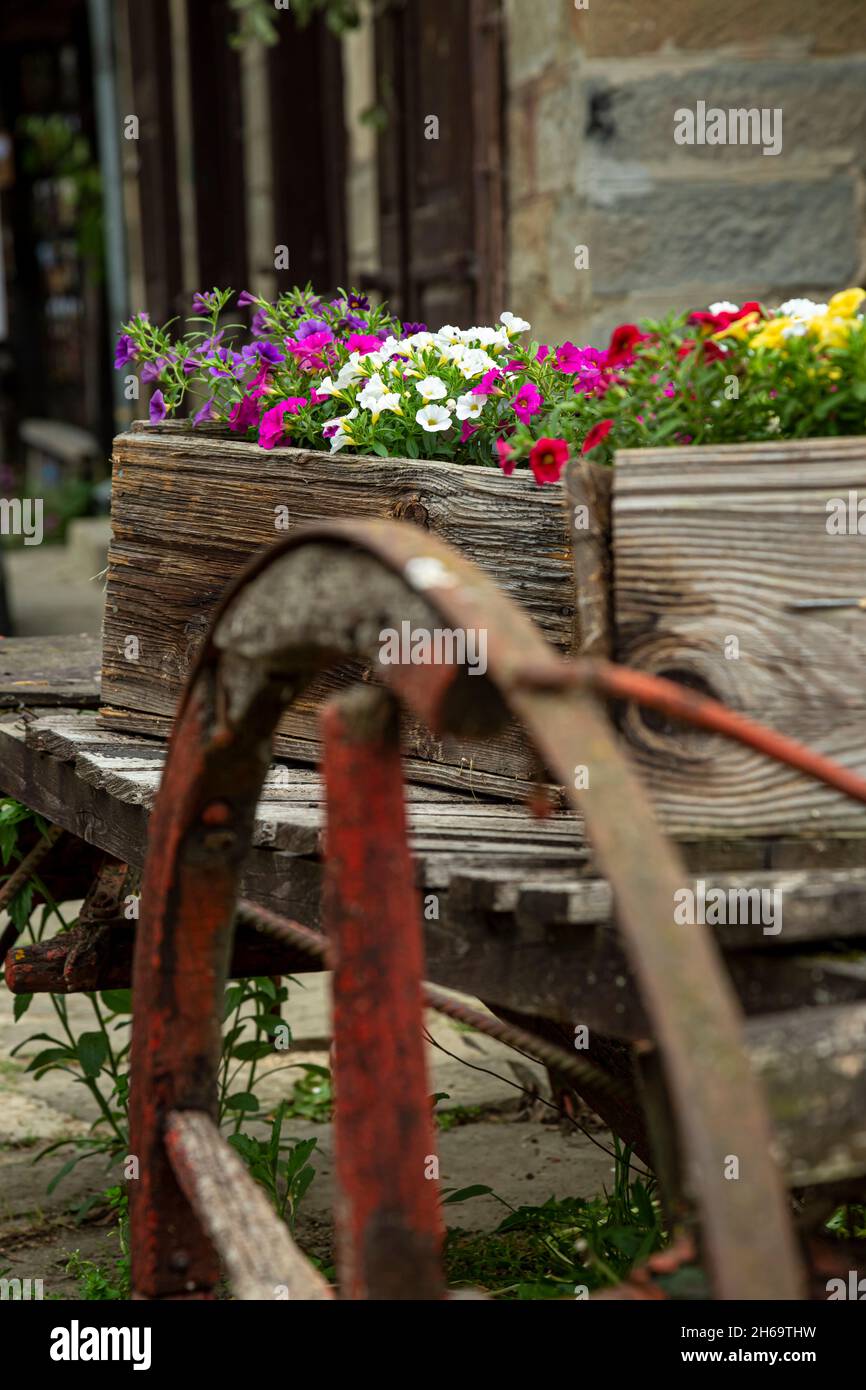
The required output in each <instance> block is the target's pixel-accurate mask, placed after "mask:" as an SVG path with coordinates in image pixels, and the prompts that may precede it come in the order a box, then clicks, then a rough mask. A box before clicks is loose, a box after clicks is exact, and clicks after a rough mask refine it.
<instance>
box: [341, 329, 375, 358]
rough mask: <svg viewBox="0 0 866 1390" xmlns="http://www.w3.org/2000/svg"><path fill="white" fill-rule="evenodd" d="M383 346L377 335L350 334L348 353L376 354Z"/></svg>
mask: <svg viewBox="0 0 866 1390" xmlns="http://www.w3.org/2000/svg"><path fill="white" fill-rule="evenodd" d="M381 346H382V339H381V338H377V337H376V335H375V333H350V334H349V336H348V338H347V339H346V351H347V352H360V353H363V354H366V353H368V352H376V350H377V349H378V348H380V347H381Z"/></svg>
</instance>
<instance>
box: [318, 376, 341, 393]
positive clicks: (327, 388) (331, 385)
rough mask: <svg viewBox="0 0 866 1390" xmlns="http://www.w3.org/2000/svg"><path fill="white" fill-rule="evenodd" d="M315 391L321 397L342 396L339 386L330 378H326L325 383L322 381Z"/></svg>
mask: <svg viewBox="0 0 866 1390" xmlns="http://www.w3.org/2000/svg"><path fill="white" fill-rule="evenodd" d="M315 390H316V391H317V392H318V394H319V395H320V396H337V395H339V394H340V388H339V386H337V384H336V382H333V381H332V380H331V378H330V377H329V376H326V377H325V379H324V381H320V382H319V384H318V386H316V388H315Z"/></svg>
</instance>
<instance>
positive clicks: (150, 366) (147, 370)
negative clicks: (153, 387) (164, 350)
mask: <svg viewBox="0 0 866 1390" xmlns="http://www.w3.org/2000/svg"><path fill="white" fill-rule="evenodd" d="M164 368H165V358H164V357H157V359H156V361H155V362H145V364H144V366H143V367H142V369H141V380H142V381H143V382H144V384H145V385H147V384H148V382H151V381H159V378H160V377H161V376H162V373H163V370H164Z"/></svg>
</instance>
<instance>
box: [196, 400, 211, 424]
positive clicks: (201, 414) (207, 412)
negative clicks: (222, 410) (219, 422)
mask: <svg viewBox="0 0 866 1390" xmlns="http://www.w3.org/2000/svg"><path fill="white" fill-rule="evenodd" d="M212 419H213V401H212V400H210V401H205V403H204V405H203V406H202V408H201V410H198V411H196V413H195V415H194V416H193V417H192V422H193V424H194V425H203V424H204V422H205V420H212Z"/></svg>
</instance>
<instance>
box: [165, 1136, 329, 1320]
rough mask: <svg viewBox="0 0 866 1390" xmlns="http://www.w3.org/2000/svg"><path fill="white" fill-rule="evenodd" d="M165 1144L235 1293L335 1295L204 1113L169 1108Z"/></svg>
mask: <svg viewBox="0 0 866 1390" xmlns="http://www.w3.org/2000/svg"><path fill="white" fill-rule="evenodd" d="M166 1147H167V1149H168V1153H169V1156H170V1158H171V1163H172V1167H173V1168H174V1172H175V1176H176V1178H177V1180H178V1182H179V1183H180V1186H181V1188H182V1190H183V1193H184V1195H185V1197H186V1198H187V1200H188V1201H189V1202H190V1204H191V1205H192V1207H193V1208H194V1210H195V1212H196V1215H197V1216H198V1218H199V1220H200V1221H201V1224H202V1226H203V1227H204V1229H205V1230H206V1231H207V1234H208V1236H209V1237H210V1239H211V1241H212V1242H213V1244H214V1246H215V1247H216V1249H217V1252H218V1253H219V1256H220V1260H221V1261H222V1264H223V1267H224V1269H225V1272H226V1274H227V1276H228V1279H229V1282H230V1284H231V1288H232V1293H233V1294H234V1296H235V1298H241V1299H260V1300H265V1301H272V1300H274V1299H277V1300H287V1299H292V1300H299V1299H300V1300H305V1301H306V1300H317V1301H318V1300H322V1299H331V1298H333V1297H334V1294H333V1291H332V1289H331V1287H330V1285H329V1284H328V1283H327V1281H326V1280H325V1279H324V1278H323V1277H322V1275H321V1274H319V1272H318V1270H317V1269H316V1268H315V1266H314V1265H312V1264H310V1261H309V1260H308V1259H306V1258H305V1256H304V1255H302V1254H301V1252H300V1250H299V1249H298V1247H297V1246H296V1245H295V1242H294V1241H293V1240H292V1237H291V1235H290V1234H289V1228H288V1226H287V1225H286V1224H285V1222H283V1221H281V1220H280V1219H279V1217H278V1216H277V1214H276V1212H275V1211H274V1209H273V1207H272V1206H271V1204H270V1202H269V1201H268V1199H267V1197H266V1196H265V1194H264V1191H263V1190H262V1188H261V1187H260V1186H259V1185H258V1184H257V1183H256V1182H254V1180H253V1179H252V1178H251V1177H250V1174H249V1171H248V1169H247V1168H246V1167H245V1166H244V1164H243V1162H242V1161H241V1159H240V1158H239V1157H238V1155H237V1154H236V1153H235V1151H234V1149H233V1148H232V1147H231V1146H230V1145H229V1144H228V1143H227V1142H226V1139H225V1138H224V1136H223V1135H221V1134H220V1132H219V1130H218V1129H217V1127H216V1125H215V1124H214V1122H213V1120H212V1119H211V1118H210V1116H209V1115H205V1114H203V1113H202V1112H201V1111H195V1110H176V1111H174V1112H173V1113H172V1114H171V1115H169V1117H168V1125H167V1132H166Z"/></svg>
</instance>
